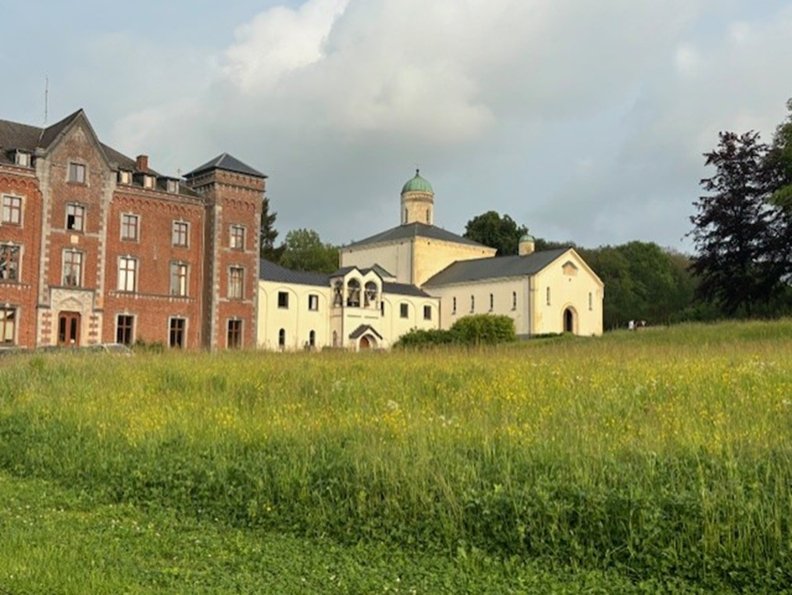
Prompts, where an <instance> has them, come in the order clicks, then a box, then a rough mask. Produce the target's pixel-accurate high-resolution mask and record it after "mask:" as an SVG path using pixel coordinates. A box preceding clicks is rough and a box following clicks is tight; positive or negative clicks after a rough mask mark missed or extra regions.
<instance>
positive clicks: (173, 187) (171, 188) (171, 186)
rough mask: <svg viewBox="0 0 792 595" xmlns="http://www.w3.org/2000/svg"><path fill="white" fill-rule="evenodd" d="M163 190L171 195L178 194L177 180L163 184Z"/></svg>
mask: <svg viewBox="0 0 792 595" xmlns="http://www.w3.org/2000/svg"><path fill="white" fill-rule="evenodd" d="M165 189H166V190H167V191H168V192H170V193H171V194H178V192H179V182H178V180H168V181H167V182H166V183H165Z"/></svg>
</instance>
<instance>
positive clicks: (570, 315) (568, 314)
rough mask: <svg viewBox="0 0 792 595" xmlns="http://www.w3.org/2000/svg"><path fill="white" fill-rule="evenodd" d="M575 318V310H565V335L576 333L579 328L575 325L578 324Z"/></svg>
mask: <svg viewBox="0 0 792 595" xmlns="http://www.w3.org/2000/svg"><path fill="white" fill-rule="evenodd" d="M575 318H576V315H575V310H574V308H567V309H566V310H564V332H565V333H574V332H575V326H577V325H576V324H575V323H576V322H577V321H576V320H575Z"/></svg>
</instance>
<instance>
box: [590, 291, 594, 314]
mask: <svg viewBox="0 0 792 595" xmlns="http://www.w3.org/2000/svg"><path fill="white" fill-rule="evenodd" d="M593 309H594V298H593V296H592V295H591V292H590V291H589V310H593Z"/></svg>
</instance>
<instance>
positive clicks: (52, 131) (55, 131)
mask: <svg viewBox="0 0 792 595" xmlns="http://www.w3.org/2000/svg"><path fill="white" fill-rule="evenodd" d="M80 114H82V115H85V112H83V110H82V108H80V109H78V110H77V111H76V112H74V113H73V114H69V115H68V116H66V117H65V118H63V120H61V121H60V122H55V124H53V125H52V126H47V127H46V128H43V129H42V130H41V137H40V138H39V142H38V146H39V147H42V148H45V149H46V148H47V147H49V146H50V145H51V144H52V143H53V141H55V139H56V138H58V135H59V134H60V133H61V132H63V131H64V130H66V129H67V128H68V127H69V124H71V123H72V122H74V121H75V120H76V119H77V118H78V117H80Z"/></svg>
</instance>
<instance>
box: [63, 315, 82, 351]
mask: <svg viewBox="0 0 792 595" xmlns="http://www.w3.org/2000/svg"><path fill="white" fill-rule="evenodd" d="M79 344H80V313H79V312H61V313H60V314H58V345H62V346H66V347H77V346H78V345H79Z"/></svg>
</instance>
